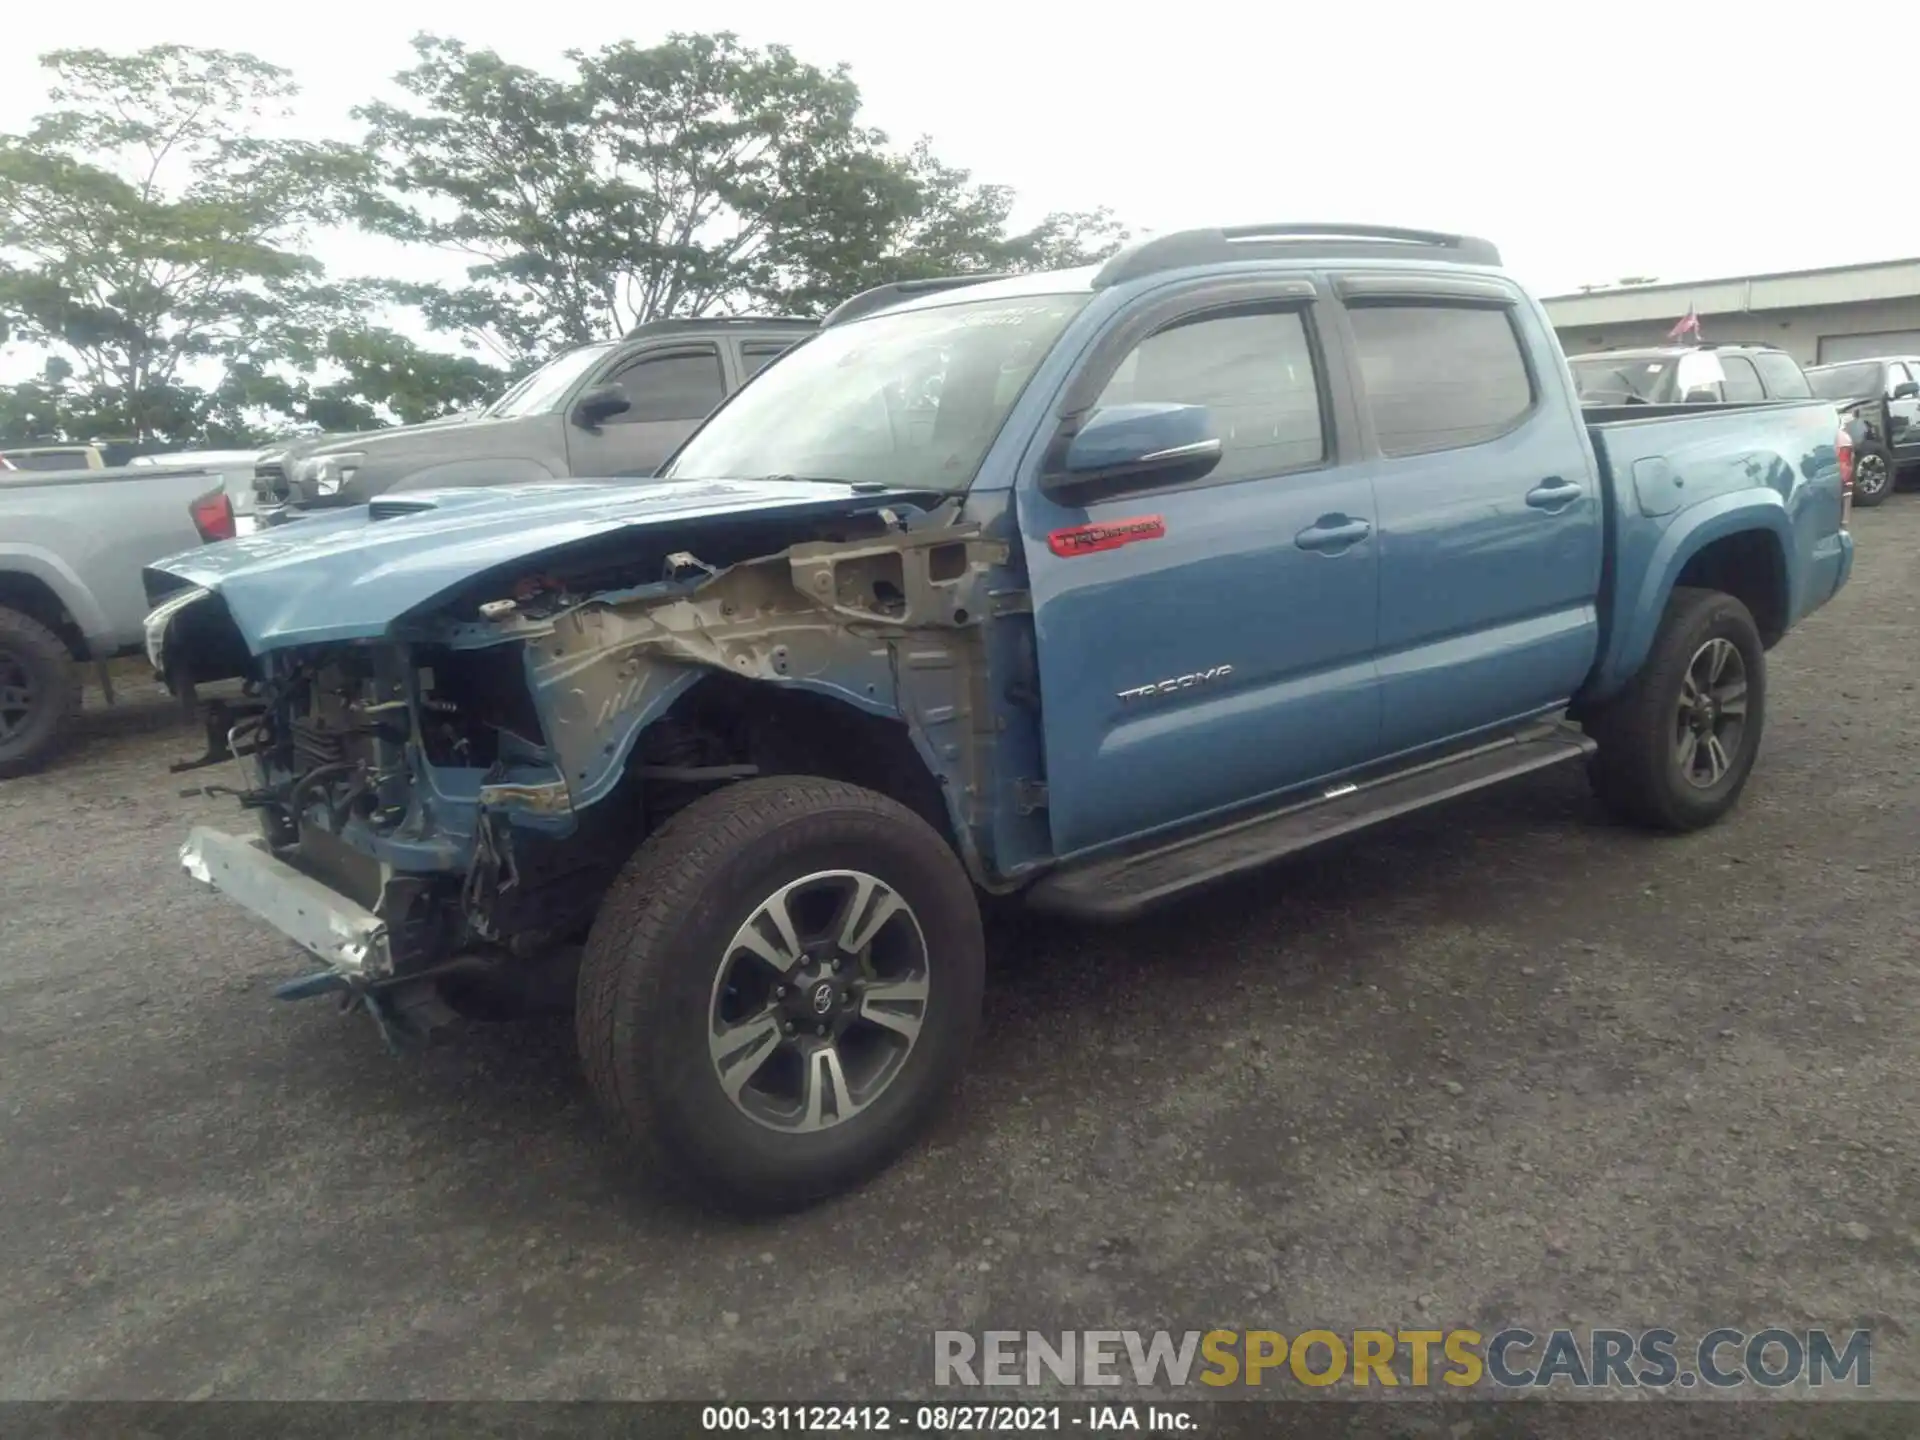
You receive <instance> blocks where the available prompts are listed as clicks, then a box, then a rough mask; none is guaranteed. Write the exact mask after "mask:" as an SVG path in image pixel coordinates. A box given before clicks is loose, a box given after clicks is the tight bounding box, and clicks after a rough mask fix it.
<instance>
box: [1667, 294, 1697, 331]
mask: <svg viewBox="0 0 1920 1440" xmlns="http://www.w3.org/2000/svg"><path fill="white" fill-rule="evenodd" d="M1689 336H1691V337H1692V338H1694V339H1695V340H1698V339H1699V338H1700V317H1699V316H1698V315H1696V314H1694V313H1693V306H1692V304H1691V303H1689V304H1688V306H1687V315H1686V318H1685V319H1684V320H1682V321H1681V322H1680V323H1679V324H1677V325H1675V326H1674V327H1673V328H1672V329H1671V330H1669V331H1668V332H1667V339H1669V340H1685V339H1686V338H1688V337H1689Z"/></svg>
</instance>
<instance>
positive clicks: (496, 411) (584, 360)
mask: <svg viewBox="0 0 1920 1440" xmlns="http://www.w3.org/2000/svg"><path fill="white" fill-rule="evenodd" d="M613 344H614V342H613V341H611V340H608V341H605V342H604V343H602V344H599V345H583V346H581V347H580V349H578V350H569V351H568V352H567V353H566V354H564V355H562V356H560V357H559V358H558V359H555V360H549V361H548V362H547V363H546V364H544V365H542V366H541V367H540V368H539V369H538V370H536V371H534V372H533V373H532V374H531V375H529V376H527V378H526V379H524V380H522V381H521V382H520V383H519V384H517V385H515V386H514V387H513V388H512V389H511V390H509V391H507V393H506V394H504V395H502V396H501V397H500V398H499V399H498V400H496V401H494V402H493V404H492V406H491V407H490V408H489V409H488V410H487V414H489V415H494V416H499V417H502V418H506V417H510V416H514V415H542V414H545V413H546V412H547V411H549V410H551V409H553V408H554V406H556V405H558V404H559V403H560V402H561V400H563V399H565V398H566V394H567V392H568V391H569V390H571V389H572V388H573V382H574V381H576V380H578V379H579V378H580V377H581V376H582V375H583V374H585V373H586V372H587V371H588V370H590V369H591V368H593V366H594V365H595V364H597V363H598V362H599V361H601V360H602V359H604V358H605V357H606V353H607V351H609V350H611V349H612V348H613Z"/></svg>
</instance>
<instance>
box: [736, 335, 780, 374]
mask: <svg viewBox="0 0 1920 1440" xmlns="http://www.w3.org/2000/svg"><path fill="white" fill-rule="evenodd" d="M792 348H793V347H792V346H790V345H775V344H771V343H765V342H762V343H756V344H753V345H742V346H741V347H740V358H741V360H742V361H744V362H745V365H746V371H747V379H749V380H751V379H752V378H753V377H754V376H756V375H758V374H759V373H760V372H761V371H762V370H764V369H766V368H767V366H769V365H771V364H772V363H773V362H774V361H775V360H776V359H778V358H779V357H780V356H782V355H784V354H786V353H787V351H788V350H790V349H792Z"/></svg>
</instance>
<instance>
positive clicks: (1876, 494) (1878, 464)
mask: <svg viewBox="0 0 1920 1440" xmlns="http://www.w3.org/2000/svg"><path fill="white" fill-rule="evenodd" d="M1892 493H1893V460H1892V457H1890V456H1889V455H1888V454H1887V452H1886V451H1884V450H1881V449H1878V448H1875V447H1870V446H1863V447H1862V448H1861V449H1860V451H1859V453H1858V454H1856V455H1855V456H1854V460H1853V503H1854V504H1855V505H1858V506H1860V507H1861V508H1862V509H1863V510H1870V509H1872V508H1873V507H1874V506H1875V505H1878V504H1879V503H1880V502H1881V501H1882V500H1885V499H1886V498H1887V496H1889V495H1891V494H1892Z"/></svg>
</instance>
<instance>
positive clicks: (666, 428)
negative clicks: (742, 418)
mask: <svg viewBox="0 0 1920 1440" xmlns="http://www.w3.org/2000/svg"><path fill="white" fill-rule="evenodd" d="M607 385H611V386H614V387H615V388H617V389H618V390H619V391H620V392H621V393H622V395H623V396H624V397H625V399H626V401H627V408H626V409H625V410H623V411H620V412H619V413H618V414H614V415H608V416H606V417H604V418H602V419H600V420H598V421H597V422H594V423H588V417H586V416H584V415H582V414H581V413H580V412H579V409H578V399H579V396H578V395H576V396H575V397H574V399H573V400H572V401H570V402H569V409H568V414H567V469H568V472H569V473H570V474H572V475H575V476H578V477H580V478H582V479H593V478H596V477H601V476H605V477H615V476H643V475H651V474H653V472H654V471H655V470H656V469H658V468H659V467H660V465H661V463H662V462H663V461H665V460H666V458H667V456H669V455H671V454H672V453H673V451H674V450H675V449H676V448H677V447H678V446H679V444H680V442H681V441H682V440H684V439H686V438H687V436H689V435H691V434H692V433H693V431H694V428H695V427H696V426H697V425H699V423H700V422H701V421H702V420H704V419H706V417H707V416H708V415H709V414H711V413H712V412H713V410H714V408H715V407H716V406H718V405H719V403H720V402H721V401H722V400H723V399H725V398H726V394H727V384H726V377H725V374H724V372H723V371H722V370H721V368H720V347H719V346H718V345H716V344H713V343H712V342H709V341H701V342H695V343H681V344H674V345H667V346H657V347H655V348H653V349H649V350H642V351H640V352H639V353H638V354H635V353H634V352H632V351H628V352H626V353H625V354H622V355H619V356H616V357H615V358H614V359H613V360H612V361H610V362H609V363H608V364H607V365H605V366H604V367H602V368H601V369H600V371H599V372H597V373H596V374H595V375H594V376H592V377H591V378H590V379H588V381H587V382H586V384H585V385H584V386H582V388H581V391H580V392H579V393H580V394H581V395H584V394H586V393H588V392H589V391H592V390H595V389H598V388H599V387H601V386H607Z"/></svg>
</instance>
